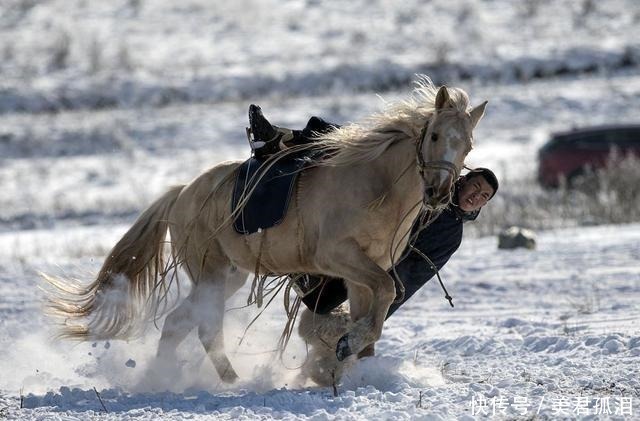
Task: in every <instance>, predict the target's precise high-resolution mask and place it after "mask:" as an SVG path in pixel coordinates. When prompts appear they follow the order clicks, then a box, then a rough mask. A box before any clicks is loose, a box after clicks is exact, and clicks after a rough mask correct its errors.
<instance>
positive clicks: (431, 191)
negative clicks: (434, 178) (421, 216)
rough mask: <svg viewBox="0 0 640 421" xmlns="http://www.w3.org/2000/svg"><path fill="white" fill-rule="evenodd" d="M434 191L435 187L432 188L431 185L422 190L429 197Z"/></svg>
mask: <svg viewBox="0 0 640 421" xmlns="http://www.w3.org/2000/svg"><path fill="white" fill-rule="evenodd" d="M435 192H436V191H435V189H434V188H433V187H427V188H426V189H425V190H424V193H425V194H426V195H427V196H429V197H433V196H434V194H435Z"/></svg>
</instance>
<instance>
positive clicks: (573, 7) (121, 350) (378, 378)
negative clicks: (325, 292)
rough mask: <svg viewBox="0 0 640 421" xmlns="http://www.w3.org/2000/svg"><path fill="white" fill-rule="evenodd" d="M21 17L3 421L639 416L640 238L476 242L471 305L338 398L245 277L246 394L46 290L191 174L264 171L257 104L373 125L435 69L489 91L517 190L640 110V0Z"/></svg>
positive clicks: (466, 288)
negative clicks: (517, 245)
mask: <svg viewBox="0 0 640 421" xmlns="http://www.w3.org/2000/svg"><path fill="white" fill-rule="evenodd" d="M0 9H2V13H1V14H0V16H1V17H0V57H1V58H2V60H0V188H1V191H2V195H0V418H7V419H20V420H23V419H27V420H29V419H31V420H36V419H65V420H72V419H109V420H111V419H134V418H135V419H159V418H162V419H170V420H183V419H211V418H214V419H218V418H219V419H256V418H258V419H296V420H297V419H313V420H323V419H335V418H338V419H355V420H360V419H428V420H430V419H469V420H470V419H486V418H487V417H489V418H492V419H493V418H495V419H513V418H518V417H520V418H532V417H538V418H541V419H557V418H589V417H594V418H598V417H600V416H601V413H602V412H603V411H604V410H606V409H610V410H611V415H610V416H609V418H613V419H633V418H637V413H638V411H639V409H638V406H639V405H640V401H639V400H638V399H639V398H640V380H639V379H640V375H639V374H640V373H639V372H638V371H639V367H640V366H639V365H638V357H640V330H639V329H638V323H637V321H638V319H639V316H640V301H639V300H638V298H639V297H640V264H638V262H639V261H640V248H639V247H638V244H640V225H638V224H630V225H620V226H613V225H611V226H599V227H576V228H565V229H557V230H552V231H545V232H538V233H537V238H536V240H537V248H536V250H513V251H506V250H499V249H498V248H497V239H496V238H494V237H483V238H466V239H465V241H464V242H463V246H462V248H461V249H460V250H459V252H458V253H457V254H456V255H455V256H454V258H452V260H451V261H450V263H449V264H448V265H447V266H446V267H445V269H444V270H443V271H442V275H443V278H444V280H445V283H446V285H447V288H448V290H449V292H450V293H451V294H452V295H453V297H454V303H455V308H453V309H452V308H450V307H449V305H448V303H447V302H446V300H445V299H444V297H443V294H442V291H441V290H440V288H439V286H438V284H437V282H431V283H429V284H427V286H426V287H425V288H423V289H422V290H421V291H420V292H419V293H418V294H417V295H416V296H414V297H413V298H412V299H411V300H410V301H409V302H408V303H407V304H406V305H404V306H403V307H402V309H401V310H399V311H398V312H396V313H395V314H394V316H393V317H392V318H390V319H389V320H388V321H387V322H386V324H385V329H384V333H383V336H382V338H381V340H380V341H379V342H378V344H377V347H376V351H377V355H376V357H373V358H368V359H363V360H360V361H357V362H355V363H354V364H353V366H351V367H350V368H349V369H348V371H347V373H346V374H345V376H344V377H343V379H342V381H341V382H340V383H339V384H338V385H337V394H336V395H334V391H333V390H332V388H321V387H318V386H314V385H312V384H310V383H306V382H303V381H302V380H301V379H300V378H298V369H297V367H299V366H300V365H301V364H302V362H303V361H304V359H305V357H306V349H305V347H304V344H303V343H302V342H301V340H300V339H299V338H297V336H296V335H294V337H293V339H292V341H291V343H290V346H289V348H288V350H287V352H286V353H285V354H284V356H283V358H282V360H279V359H278V358H277V356H276V353H275V352H274V350H275V347H276V343H277V338H278V336H279V334H280V332H281V329H282V327H283V324H284V322H283V319H284V313H283V311H282V308H281V307H280V305H274V306H273V307H272V308H269V309H268V310H267V312H266V313H265V314H264V315H263V316H262V318H261V319H260V322H259V326H254V327H252V328H251V329H250V330H249V331H248V333H247V336H246V338H245V340H244V341H243V342H242V344H239V341H240V339H241V337H242V336H243V332H244V329H245V328H246V326H247V325H248V323H249V322H250V321H251V319H252V318H253V316H254V315H256V314H257V312H258V310H257V309H255V308H250V309H235V308H236V307H241V306H242V305H243V303H244V302H245V301H246V296H247V294H248V290H247V288H246V287H245V288H244V289H242V290H241V291H239V292H238V293H237V294H236V295H235V296H234V297H232V298H231V300H230V302H229V303H228V305H227V308H228V309H230V310H228V312H227V315H226V320H225V331H226V336H227V351H228V353H229V356H230V359H231V360H232V363H233V364H234V366H235V367H236V369H237V371H238V372H239V375H240V380H239V382H238V383H237V384H234V385H231V386H229V385H225V384H223V383H222V382H221V381H220V379H219V378H218V376H217V375H216V373H215V370H214V369H213V367H212V366H211V364H210V362H209V361H208V360H207V359H206V356H205V354H204V352H203V350H202V347H201V345H200V343H199V342H198V340H197V338H196V337H195V335H191V336H190V337H189V338H187V340H186V341H185V343H184V344H182V345H181V347H180V348H179V357H180V360H179V364H180V367H179V369H177V370H176V369H172V368H169V367H164V366H158V365H157V363H156V361H155V359H154V358H153V356H154V354H155V347H156V345H157V341H158V337H159V331H158V330H157V329H156V328H155V327H153V326H150V328H149V330H148V331H147V332H146V334H145V335H144V336H143V337H142V338H140V339H135V340H131V341H128V342H124V341H111V342H95V343H81V344H75V343H68V342H64V341H57V340H54V339H53V338H52V333H53V331H52V328H51V326H50V322H49V321H48V319H47V318H46V317H45V315H44V314H43V311H42V299H43V294H42V291H41V290H40V289H39V287H41V286H42V285H43V284H42V281H41V278H40V273H41V272H43V273H47V274H51V275H59V276H68V277H71V278H76V279H80V280H82V281H88V280H89V279H91V278H92V276H93V275H95V273H96V272H97V271H98V270H99V268H100V265H101V263H102V261H103V259H104V256H105V255H106V254H107V253H108V251H109V249H110V248H111V247H112V246H113V244H114V243H115V242H116V241H117V240H118V239H119V238H120V236H121V235H122V234H123V233H124V232H125V230H126V229H127V227H128V226H129V225H130V224H131V222H132V221H133V219H134V218H135V216H136V215H137V214H138V212H139V211H140V210H141V209H143V208H144V207H145V206H147V205H148V204H149V203H150V202H151V201H152V200H153V199H154V198H156V197H157V196H158V195H160V194H161V193H162V192H163V191H164V190H165V189H166V188H167V187H168V186H170V185H173V184H176V183H186V182H188V181H189V180H190V179H192V178H193V177H195V176H197V175H198V174H200V173H201V172H202V171H204V170H205V169H207V168H209V167H210V166H211V165H214V164H216V163H219V162H221V161H223V160H228V159H241V158H244V157H246V156H247V155H248V150H249V149H248V145H247V143H246V140H245V135H244V129H243V127H245V126H246V124H247V122H246V108H247V105H248V104H249V103H251V102H257V103H259V104H260V105H262V106H263V109H264V111H265V113H266V115H267V116H268V117H269V118H270V119H271V120H272V121H274V122H276V123H278V124H280V125H282V126H288V127H301V126H302V125H304V124H305V122H306V120H307V119H308V117H309V116H310V115H312V114H317V115H320V116H323V117H325V118H326V119H328V120H331V121H336V122H348V121H357V120H360V119H362V118H364V117H366V116H367V115H369V114H371V113H372V112H375V111H376V110H378V109H379V107H380V105H381V101H380V100H379V98H377V97H376V94H380V96H381V97H382V98H383V99H384V100H394V99H398V98H402V97H403V96H405V95H406V94H407V93H408V92H409V89H410V81H411V79H412V77H413V75H414V74H415V73H417V72H425V73H428V74H429V75H431V76H432V77H433V78H434V79H435V80H436V81H437V82H442V83H444V82H446V83H447V84H449V85H452V86H460V87H462V88H464V89H465V90H466V91H467V92H468V93H469V94H470V97H471V101H472V104H473V105H476V104H478V103H480V102H481V101H483V100H485V99H486V100H489V106H488V108H487V115H486V116H485V118H484V119H483V120H482V122H481V123H480V125H479V127H478V128H477V130H476V131H475V133H474V135H475V142H476V145H475V147H474V150H473V151H472V153H471V154H470V155H469V158H468V163H469V164H470V165H482V166H488V167H491V168H494V169H495V170H496V172H497V173H498V176H499V177H500V179H501V182H502V184H503V185H506V184H507V183H508V181H509V180H515V179H519V178H524V177H529V176H531V174H533V173H534V171H535V165H536V155H535V154H536V151H537V149H538V148H539V147H540V145H541V144H542V143H543V142H544V141H546V139H547V138H548V135H549V133H551V132H553V131H558V130H565V129H567V128H570V127H572V126H584V125H595V124H603V123H624V122H637V115H638V110H639V109H640V72H638V66H639V63H640V44H638V41H637V40H638V39H640V33H639V32H638V31H639V28H640V25H638V22H640V8H639V7H638V4H637V2H635V1H633V0H609V1H607V2H591V1H583V2H562V1H559V0H539V1H527V2H510V1H507V0H491V1H467V0H456V1H447V2H443V1H423V0H407V1H404V2H402V5H400V4H399V3H398V2H393V1H390V0H389V1H386V0H377V1H370V0H367V1H365V0H356V1H352V2H331V1H327V2H321V1H316V0H306V1H302V0H292V1H287V2H278V1H275V0H264V1H261V2H252V1H248V0H242V1H236V2H226V3H224V2H206V1H202V0H186V1H182V2H180V3H179V4H178V3H176V2H170V1H154V2H148V1H143V0H127V1H125V0H121V1H120V0H119V1H114V2H97V1H87V0H71V1H68V0H49V1H42V2H35V1H27V0H10V1H6V2H3V3H2V5H0ZM433 22H436V23H437V25H434V24H433ZM480 218H482V215H481V216H480ZM524 222H526V221H524ZM159 325H160V326H161V323H160V324H159ZM94 388H95V389H94ZM605 403H606V404H607V405H609V406H606V405H605ZM629 404H631V407H629ZM483 405H486V406H483ZM21 406H22V408H21ZM494 409H495V414H494V412H493V411H494ZM616 410H618V414H615V411H616ZM598 411H600V413H598ZM605 418H606V412H605Z"/></svg>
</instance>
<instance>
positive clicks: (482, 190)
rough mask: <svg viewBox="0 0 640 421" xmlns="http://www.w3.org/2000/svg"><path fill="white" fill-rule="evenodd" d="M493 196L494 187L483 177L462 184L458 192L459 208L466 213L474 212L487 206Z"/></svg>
mask: <svg viewBox="0 0 640 421" xmlns="http://www.w3.org/2000/svg"><path fill="white" fill-rule="evenodd" d="M492 195H493V187H491V184H489V183H488V182H487V180H485V178H484V177H483V176H481V175H478V176H475V177H471V178H469V179H467V180H464V181H463V182H462V187H461V189H460V191H459V192H458V206H460V209H462V210H463V211H465V212H473V211H475V210H478V209H480V208H481V207H483V206H484V205H486V204H487V202H488V201H489V199H490V198H491V196H492Z"/></svg>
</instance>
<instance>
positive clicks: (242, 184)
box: [231, 157, 309, 234]
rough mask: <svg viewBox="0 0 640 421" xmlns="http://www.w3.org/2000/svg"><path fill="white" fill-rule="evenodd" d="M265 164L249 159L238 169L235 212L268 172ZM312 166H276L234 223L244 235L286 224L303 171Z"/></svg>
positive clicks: (294, 161) (296, 161)
mask: <svg viewBox="0 0 640 421" xmlns="http://www.w3.org/2000/svg"><path fill="white" fill-rule="evenodd" d="M263 164H264V160H258V159H255V158H253V157H252V158H249V159H248V160H246V161H245V162H244V163H243V164H242V165H241V166H240V168H239V169H238V175H237V177H236V183H235V186H234V189H233V198H232V201H231V211H234V210H235V209H236V208H237V206H238V203H239V202H240V201H241V200H242V199H243V197H244V193H245V192H249V191H250V190H251V189H252V188H253V186H254V185H255V181H256V179H257V178H259V176H260V174H261V173H262V171H263V170H264V168H263V167H262V165H263ZM308 164H309V160H308V159H304V158H293V157H291V158H286V159H281V160H280V161H278V162H276V163H275V164H274V165H273V166H272V167H271V168H269V169H268V170H267V172H266V174H264V177H262V179H261V180H260V181H259V182H258V185H257V186H256V188H255V190H254V191H253V193H252V194H251V196H250V197H249V200H248V201H247V203H246V205H245V206H244V208H243V209H242V211H241V212H240V213H239V214H238V216H237V217H236V219H235V220H234V222H233V227H234V229H235V230H236V232H238V233H240V234H253V233H255V232H258V231H259V230H261V229H265V228H270V227H273V226H276V225H278V224H279V223H281V222H282V220H283V219H284V217H285V215H286V214H287V208H288V207H289V201H290V200H291V194H292V193H293V189H294V188H295V182H296V180H297V178H298V174H300V172H301V170H302V169H304V167H305V166H306V165H308Z"/></svg>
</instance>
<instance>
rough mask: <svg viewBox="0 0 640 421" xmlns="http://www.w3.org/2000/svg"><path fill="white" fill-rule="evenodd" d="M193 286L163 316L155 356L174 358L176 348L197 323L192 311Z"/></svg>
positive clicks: (169, 359)
mask: <svg viewBox="0 0 640 421" xmlns="http://www.w3.org/2000/svg"><path fill="white" fill-rule="evenodd" d="M194 293H195V287H194V288H193V289H192V290H191V292H190V293H189V295H188V296H187V298H185V299H184V300H183V301H182V303H180V305H178V307H177V308H176V309H175V310H173V311H172V312H171V313H169V315H168V316H167V317H166V318H165V321H164V325H163V326H162V335H161V336H160V343H159V344H158V352H157V354H156V356H157V357H158V358H159V359H162V360H164V361H168V362H173V361H175V360H176V348H177V347H178V345H179V344H180V343H181V342H182V341H183V340H184V339H185V338H186V337H187V335H188V334H189V332H191V330H192V329H193V328H194V327H195V326H196V325H197V320H196V319H195V315H194V314H193V311H194V308H195V307H194Z"/></svg>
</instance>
